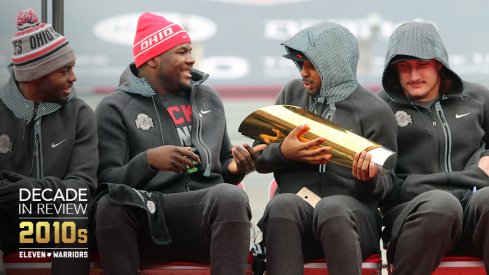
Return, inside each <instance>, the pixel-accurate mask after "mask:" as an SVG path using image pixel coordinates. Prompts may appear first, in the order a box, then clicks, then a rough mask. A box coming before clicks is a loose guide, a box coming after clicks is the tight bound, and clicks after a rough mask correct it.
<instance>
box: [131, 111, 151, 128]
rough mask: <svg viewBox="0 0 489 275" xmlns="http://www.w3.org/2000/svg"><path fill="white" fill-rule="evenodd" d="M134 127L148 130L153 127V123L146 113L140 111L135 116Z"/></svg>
mask: <svg viewBox="0 0 489 275" xmlns="http://www.w3.org/2000/svg"><path fill="white" fill-rule="evenodd" d="M134 122H136V128H138V129H142V130H145V131H147V130H149V129H150V128H152V127H155V126H154V124H153V119H152V118H150V117H149V116H148V115H147V114H144V113H140V114H138V115H137V116H136V120H135V121H134Z"/></svg>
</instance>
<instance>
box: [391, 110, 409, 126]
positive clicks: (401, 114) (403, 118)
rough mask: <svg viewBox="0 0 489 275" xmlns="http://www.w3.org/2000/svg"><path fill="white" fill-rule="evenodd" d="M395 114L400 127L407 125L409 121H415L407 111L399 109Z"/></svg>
mask: <svg viewBox="0 0 489 275" xmlns="http://www.w3.org/2000/svg"><path fill="white" fill-rule="evenodd" d="M395 116H396V121H397V126H399V127H406V126H408V124H409V123H413V120H412V119H411V116H410V115H409V114H408V113H406V112H405V111H397V112H396V115H395Z"/></svg>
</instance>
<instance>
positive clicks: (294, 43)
mask: <svg viewBox="0 0 489 275" xmlns="http://www.w3.org/2000/svg"><path fill="white" fill-rule="evenodd" d="M282 45H284V46H285V49H286V50H287V52H290V51H291V49H293V50H296V51H300V52H302V53H303V54H304V55H305V56H306V57H307V59H309V61H311V63H312V64H313V65H314V67H315V68H316V70H317V71H318V73H319V75H320V76H321V81H322V87H321V91H320V93H319V94H318V96H316V98H315V100H314V103H313V105H316V103H317V102H319V103H323V102H326V103H328V104H333V105H334V103H335V102H338V101H341V100H343V99H345V98H347V97H348V96H349V95H350V94H351V93H353V91H355V89H356V88H357V86H358V82H357V76H356V72H357V65H358V58H359V52H358V42H357V40H356V38H355V36H353V34H352V33H351V32H350V31H348V30H347V29H346V28H345V27H343V26H341V25H338V24H336V23H331V22H322V23H318V24H315V25H312V26H310V27H308V28H306V29H304V30H302V31H300V32H298V33H297V34H296V35H294V36H293V37H292V38H290V39H289V40H287V41H285V42H283V43H282ZM294 62H295V63H296V65H297V67H298V68H299V70H300V69H301V65H300V64H299V63H298V62H296V61H294ZM311 107H312V108H314V106H311Z"/></svg>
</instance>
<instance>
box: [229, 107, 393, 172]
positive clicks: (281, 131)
mask: <svg viewBox="0 0 489 275" xmlns="http://www.w3.org/2000/svg"><path fill="white" fill-rule="evenodd" d="M303 124H307V125H308V126H309V127H310V129H309V131H307V132H305V133H304V134H303V135H302V137H303V139H305V140H306V141H310V140H313V139H316V138H319V137H324V138H326V141H324V142H323V143H321V144H320V146H331V148H332V149H331V150H330V151H329V152H330V153H331V154H332V158H331V159H330V160H329V161H330V162H332V163H335V164H338V165H341V166H345V167H349V168H351V167H352V165H353V158H354V157H355V154H356V153H359V152H361V151H364V150H365V151H367V152H369V153H370V154H371V155H372V161H373V162H374V163H375V164H376V165H377V166H378V167H380V168H384V169H392V168H394V167H393V166H394V165H395V161H396V156H395V152H393V151H391V150H389V149H387V148H385V147H383V146H382V145H380V144H377V143H375V142H373V141H371V140H369V139H366V138H364V137H362V136H359V135H357V134H355V133H353V132H350V131H348V130H346V129H344V128H343V127H341V126H339V125H337V124H335V123H334V122H331V121H330V120H327V119H325V118H322V117H320V116H317V115H316V114H314V113H312V112H309V111H307V110H305V109H303V108H300V107H297V106H292V105H271V106H267V107H263V108H260V109H258V110H256V111H254V112H253V113H251V114H250V115H248V116H247V117H246V118H245V119H244V120H243V121H242V122H241V125H240V126H239V129H238V131H239V132H240V133H241V134H243V135H245V136H247V137H250V138H252V139H254V140H259V141H261V142H264V143H267V144H270V143H273V142H281V141H282V140H283V139H284V138H285V137H286V136H287V135H288V134H289V133H290V132H291V131H292V130H293V129H294V128H296V127H297V126H299V125H303Z"/></svg>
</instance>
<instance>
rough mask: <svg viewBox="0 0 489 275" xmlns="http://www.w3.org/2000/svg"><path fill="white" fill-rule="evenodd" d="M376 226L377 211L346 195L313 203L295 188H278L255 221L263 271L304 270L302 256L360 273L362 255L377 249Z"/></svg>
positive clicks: (338, 274)
mask: <svg viewBox="0 0 489 275" xmlns="http://www.w3.org/2000/svg"><path fill="white" fill-rule="evenodd" d="M380 226H381V219H380V214H379V213H378V211H376V210H374V209H370V208H369V207H367V206H365V205H364V204H362V203H361V202H360V201H358V200H356V199H355V198H352V197H349V196H343V195H335V196H330V197H326V198H323V199H321V200H320V202H319V203H318V204H317V205H316V207H315V208H312V207H311V206H310V205H309V204H308V203H307V202H305V201H304V200H303V199H302V198H300V197H299V196H297V195H295V194H278V195H276V196H275V197H274V198H273V199H272V200H271V201H270V202H269V203H268V205H267V207H266V209H265V213H264V216H263V218H262V220H261V221H260V227H261V228H262V230H263V232H264V238H265V245H266V253H267V274H271V275H288V274H290V275H299V274H303V272H304V267H303V265H304V261H307V260H312V259H317V258H321V257H325V258H326V261H327V264H328V271H329V274H332V275H344V274H348V275H359V274H361V265H362V259H364V258H367V257H368V256H370V255H372V254H374V253H379V251H380Z"/></svg>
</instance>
